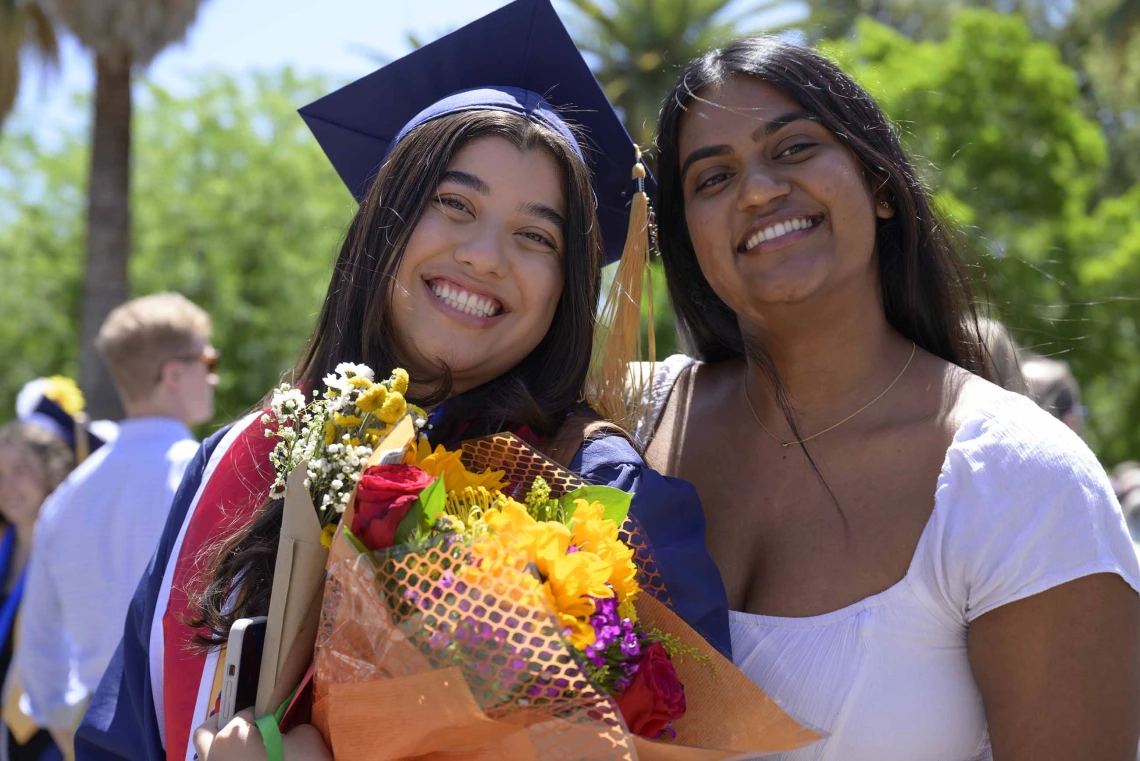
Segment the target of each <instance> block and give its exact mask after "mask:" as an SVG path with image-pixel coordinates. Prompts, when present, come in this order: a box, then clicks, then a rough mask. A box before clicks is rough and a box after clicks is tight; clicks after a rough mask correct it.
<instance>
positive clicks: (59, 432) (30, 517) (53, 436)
mask: <svg viewBox="0 0 1140 761" xmlns="http://www.w3.org/2000/svg"><path fill="white" fill-rule="evenodd" d="M16 417H17V419H16V420H15V421H14V422H11V423H8V424H7V425H5V426H2V427H0V534H2V536H0V574H2V577H3V582H2V583H0V674H2V675H3V676H2V677H0V678H2V679H3V684H4V687H3V722H4V726H3V729H2V730H0V759H6V760H7V759H12V761H50V760H51V759H60V758H62V757H63V755H62V753H61V752H60V749H59V747H58V746H57V745H56V744H55V743H54V742H53V740H52V738H51V736H50V734H49V733H48V731H47V730H45V729H42V728H41V727H39V725H38V724H37V723H36V722H35V720H33V719H32V718H31V717H30V716H28V714H27V713H26V712H25V710H24V709H22V708H21V707H20V700H21V697H22V696H23V690H22V688H21V684H20V679H19V675H18V674H16V670H15V669H14V668H12V667H11V666H12V654H13V652H14V650H15V644H16V619H17V616H18V615H19V612H20V603H21V602H22V600H23V597H24V589H25V586H26V584H27V577H28V557H29V555H30V553H31V549H32V538H33V536H34V533H35V526H36V519H37V518H38V517H39V515H40V509H41V508H42V507H43V505H44V504H45V502H46V500H47V498H48V495H50V494H51V493H52V491H54V490H55V488H56V487H57V486H59V485H60V484H61V483H62V482H63V480H64V479H65V478H67V476H68V474H69V473H70V472H71V471H72V469H73V468H74V467H75V466H76V465H78V464H79V463H82V462H83V460H84V459H86V457H87V455H89V454H91V453H92V452H94V451H95V450H96V449H98V448H99V447H101V446H102V445H103V440H102V439H101V438H100V437H99V436H96V435H95V434H94V433H92V432H91V431H90V430H89V429H88V427H87V425H85V422H84V420H85V419H84V418H83V394H82V393H81V392H80V391H79V388H78V387H77V386H76V385H75V382H74V381H72V380H71V379H70V378H65V377H63V376H53V377H51V378H37V379H36V380H34V381H31V382H29V383H27V384H26V385H25V386H24V388H23V389H21V391H20V393H19V395H18V396H17V399H16Z"/></svg>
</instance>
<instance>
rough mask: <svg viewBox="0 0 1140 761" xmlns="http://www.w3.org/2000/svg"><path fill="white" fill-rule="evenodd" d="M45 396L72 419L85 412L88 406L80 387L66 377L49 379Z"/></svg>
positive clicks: (55, 376)
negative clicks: (85, 407) (84, 409)
mask: <svg viewBox="0 0 1140 761" xmlns="http://www.w3.org/2000/svg"><path fill="white" fill-rule="evenodd" d="M44 396H46V397H47V398H48V399H51V400H52V401H53V402H55V403H56V404H58V405H59V406H60V407H62V408H63V411H64V412H66V413H67V414H68V415H71V416H72V417H75V416H76V415H78V414H79V413H80V412H83V407H84V406H85V405H86V401H85V400H84V398H83V392H82V391H80V390H79V386H78V385H76V383H75V381H73V380H72V379H71V378H68V377H67V376H65V375H53V376H51V377H50V378H48V379H47V384H46V385H45V386H44Z"/></svg>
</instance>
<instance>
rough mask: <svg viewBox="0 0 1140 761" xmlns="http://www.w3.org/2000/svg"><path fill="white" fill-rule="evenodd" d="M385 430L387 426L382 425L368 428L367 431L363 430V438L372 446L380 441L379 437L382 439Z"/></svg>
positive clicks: (386, 430)
mask: <svg viewBox="0 0 1140 761" xmlns="http://www.w3.org/2000/svg"><path fill="white" fill-rule="evenodd" d="M387 432H388V427H387V426H384V427H383V428H369V429H368V430H367V431H365V432H364V440H365V441H367V442H368V443H369V444H371V445H372V446H376V445H377V444H379V443H380V439H382V438H383V437H384V434H386V433H387Z"/></svg>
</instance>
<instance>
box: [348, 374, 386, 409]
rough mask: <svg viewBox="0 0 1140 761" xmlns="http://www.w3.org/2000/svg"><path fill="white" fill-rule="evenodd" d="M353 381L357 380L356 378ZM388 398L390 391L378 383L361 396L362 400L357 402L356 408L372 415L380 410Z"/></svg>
mask: <svg viewBox="0 0 1140 761" xmlns="http://www.w3.org/2000/svg"><path fill="white" fill-rule="evenodd" d="M358 377H359V376H358ZM353 380H356V378H353ZM387 397H388V389H386V388H384V387H383V386H382V385H380V384H379V383H377V384H376V385H374V386H372V388H370V389H368V390H367V391H365V392H364V393H363V394H361V395H360V398H359V399H357V400H356V406H357V407H359V408H360V411H361V412H367V413H372V412H375V411H376V410H378V409H380V406H381V405H382V404H384V400H385V399H386V398H387Z"/></svg>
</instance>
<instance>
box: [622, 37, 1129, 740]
mask: <svg viewBox="0 0 1140 761" xmlns="http://www.w3.org/2000/svg"><path fill="white" fill-rule="evenodd" d="M658 145H659V148H660V156H659V182H660V193H659V220H660V245H661V249H662V254H663V256H664V260H665V266H666V272H667V275H668V278H669V286H670V292H671V295H672V299H673V303H674V307H675V309H676V313H677V316H678V320H679V323H680V325H681V328H682V332H683V334H684V335H685V337H686V339H687V341H688V343H687V345H688V347H689V350H690V353H691V354H692V355H693V356H694V357H696V358H697V359H698V360H700V361H695V360H693V359H689V358H687V357H674V358H671V359H670V360H668V361H667V362H665V363H664V364H663V365H659V366H658V371H657V373H656V375H657V379H656V380H657V382H656V383H655V384H654V385H653V387H652V391H651V394H650V399H649V401H650V402H651V405H650V406H651V407H652V408H653V409H652V413H653V414H652V415H651V416H650V418H649V419H648V420H647V421H646V422H645V424H644V426H643V428H642V430H641V433H642V434H643V437H644V439H645V440H647V441H649V442H650V443H649V449H648V451H649V457H650V461H651V463H653V464H654V465H655V466H656V467H658V468H659V469H661V470H663V471H665V472H667V473H669V474H671V475H675V476H679V477H681V478H684V479H687V480H689V481H692V482H693V483H694V484H696V486H697V488H698V490H699V492H700V494H701V497H702V500H703V502H704V506H705V512H706V516H707V520H708V533H707V537H708V544H709V549H710V550H711V552H712V555H713V558H714V559H715V560H716V561H717V563H718V565H719V567H720V570H721V574H722V576H723V578H724V582H725V585H726V588H727V590H728V596H729V602H730V604H731V607H732V608H733V610H735V611H738V612H736V613H734V614H733V620H732V645H733V655H734V658H735V661H736V663H737V664H738V665H739V666H740V667H741V668H742V669H743V670H744V671H745V672H746V673H747V674H748V675H749V676H750V677H751V678H752V679H754V680H755V681H756V682H757V683H758V684H760V686H762V687H763V688H764V689H765V690H767V691H768V693H769V694H771V695H772V696H774V697H775V698H777V699H778V700H779V701H781V703H782V704H783V705H784V707H785V708H786V709H787V710H788V711H789V712H790V713H791V714H792V715H793V716H795V717H796V718H798V719H800V720H801V721H803V722H805V723H807V724H809V725H812V726H814V727H816V728H817V729H819V730H821V731H822V732H824V733H826V734H827V735H828V737H827V738H826V739H824V740H822V741H820V742H818V743H816V744H814V745H812V746H809V747H808V748H805V749H803V750H800V751H796V752H793V753H787V754H783V755H781V756H779V758H781V759H788V761H792V760H794V761H821V760H823V759H827V760H828V761H972V760H973V759H990V758H992V759H995V760H996V761H1042V760H1044V759H1050V760H1056V761H1078V760H1080V761H1087V760H1089V759H1096V760H1097V761H1124V760H1125V759H1134V758H1136V748H1137V740H1138V737H1140V598H1138V596H1137V589H1138V588H1140V567H1138V565H1137V559H1136V555H1135V553H1134V551H1133V549H1132V544H1131V542H1130V541H1129V538H1128V534H1127V532H1126V530H1125V526H1124V521H1123V518H1122V516H1121V514H1120V510H1119V506H1118V505H1117V504H1116V501H1115V499H1114V497H1113V494H1112V491H1111V488H1110V487H1109V482H1108V479H1107V478H1106V476H1105V473H1104V471H1103V470H1102V469H1101V467H1100V465H1099V464H1098V463H1097V461H1096V459H1095V458H1094V457H1093V455H1092V453H1091V452H1090V451H1089V450H1088V449H1087V448H1086V447H1085V445H1084V444H1083V443H1082V442H1081V441H1080V440H1079V439H1078V438H1077V437H1076V436H1075V435H1073V434H1072V432H1071V431H1069V430H1068V429H1067V428H1065V427H1064V426H1063V425H1062V424H1061V423H1059V422H1058V421H1056V420H1054V419H1053V418H1051V417H1050V416H1049V415H1048V414H1047V413H1044V412H1042V411H1041V410H1039V409H1038V408H1037V407H1036V406H1035V405H1034V404H1033V403H1032V402H1031V401H1029V400H1028V399H1024V398H1022V397H1020V396H1017V395H1015V394H1012V393H1009V392H1007V391H1004V390H1002V389H1000V388H998V387H997V386H995V385H993V384H991V383H990V382H989V381H987V380H985V378H987V377H988V376H989V374H990V371H989V362H988V359H987V357H986V354H985V351H984V349H983V348H982V343H981V339H980V336H979V335H978V332H977V330H976V329H973V328H972V327H969V326H973V325H975V324H976V316H975V315H974V312H973V307H972V302H971V300H970V294H969V290H968V284H967V282H966V280H965V277H964V275H963V273H962V269H961V265H960V262H959V259H958V257H957V255H956V253H955V250H954V247H953V243H952V241H951V238H950V237H949V235H948V233H947V231H946V228H945V227H944V226H943V225H942V224H941V223H940V222H939V220H938V218H937V215H936V214H935V212H934V211H933V209H932V206H931V201H930V197H929V194H928V193H927V192H926V191H925V190H924V189H923V188H922V186H921V184H920V183H919V181H918V179H917V177H916V174H915V171H914V167H913V165H912V164H911V162H910V161H909V160H908V158H907V157H906V155H905V153H904V151H903V150H902V148H901V146H900V144H899V141H898V139H897V137H896V133H895V131H894V130H893V129H892V128H891V126H890V125H889V123H888V122H887V120H886V118H885V117H884V116H883V114H882V112H881V111H880V109H879V108H878V106H877V105H876V104H875V103H874V102H873V101H872V100H871V99H870V97H869V96H868V95H867V94H866V92H864V91H863V90H862V89H861V88H860V87H859V86H858V85H856V84H855V83H854V82H853V81H852V80H851V79H850V78H849V77H848V76H846V75H845V74H844V73H843V72H842V71H840V70H839V69H838V68H836V67H835V66H834V65H833V64H831V63H829V62H828V61H826V60H824V59H823V58H821V57H820V56H818V55H816V54H815V53H812V52H811V51H808V50H805V49H802V48H798V47H794V46H790V45H786V44H783V43H780V42H778V41H774V40H770V39H763V38H760V39H751V40H744V41H742V42H738V43H735V44H733V45H730V46H729V47H727V48H725V49H723V50H719V51H713V52H711V53H709V54H708V55H706V56H705V57H703V58H701V59H699V60H698V61H696V62H694V63H693V64H691V65H690V66H689V67H688V68H687V69H686V71H685V72H684V74H683V75H682V77H681V80H680V82H679V83H678V85H677V87H676V88H675V89H674V90H673V92H672V93H671V94H670V96H669V98H668V100H667V101H666V103H665V107H664V109H663V111H662V115H661V123H660V130H659V138H658ZM963 326H967V327H963Z"/></svg>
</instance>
